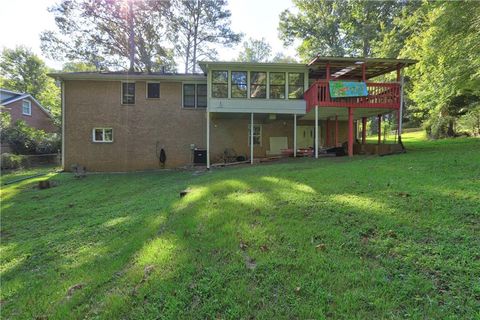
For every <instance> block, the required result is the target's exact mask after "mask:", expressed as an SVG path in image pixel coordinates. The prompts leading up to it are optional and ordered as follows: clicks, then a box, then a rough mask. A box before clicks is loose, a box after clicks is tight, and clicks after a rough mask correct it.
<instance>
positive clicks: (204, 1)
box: [170, 0, 242, 73]
mask: <svg viewBox="0 0 480 320" xmlns="http://www.w3.org/2000/svg"><path fill="white" fill-rule="evenodd" d="M230 16H231V13H230V10H228V9H227V1H226V0H172V7H171V16H170V17H171V19H170V22H171V24H170V27H171V32H170V36H171V39H172V41H173V42H174V43H175V50H176V52H177V54H178V55H180V56H181V57H182V59H183V60H184V63H185V73H189V72H192V73H195V72H196V71H198V66H197V62H198V61H199V60H200V59H212V60H213V59H215V58H216V56H217V51H216V50H215V48H214V45H222V46H224V47H229V46H231V45H233V44H236V43H238V42H240V40H241V36H242V35H241V34H238V33H235V32H233V31H232V29H231V28H230Z"/></svg>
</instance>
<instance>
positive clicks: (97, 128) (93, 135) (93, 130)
mask: <svg viewBox="0 0 480 320" xmlns="http://www.w3.org/2000/svg"><path fill="white" fill-rule="evenodd" d="M95 130H103V140H95ZM105 130H112V140H111V141H106V140H105ZM92 142H94V143H112V142H113V128H111V127H96V128H93V129H92Z"/></svg>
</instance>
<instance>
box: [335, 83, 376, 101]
mask: <svg viewBox="0 0 480 320" xmlns="http://www.w3.org/2000/svg"><path fill="white" fill-rule="evenodd" d="M329 84H330V85H329V87H330V97H332V98H345V97H366V96H368V91H367V84H366V83H365V82H353V81H329Z"/></svg>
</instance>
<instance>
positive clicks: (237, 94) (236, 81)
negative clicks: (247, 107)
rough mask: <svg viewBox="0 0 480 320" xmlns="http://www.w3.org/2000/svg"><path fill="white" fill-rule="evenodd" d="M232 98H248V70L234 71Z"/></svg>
mask: <svg viewBox="0 0 480 320" xmlns="http://www.w3.org/2000/svg"><path fill="white" fill-rule="evenodd" d="M231 97H232V98H246V97H247V72H246V71H232V88H231Z"/></svg>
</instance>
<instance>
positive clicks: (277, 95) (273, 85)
mask: <svg viewBox="0 0 480 320" xmlns="http://www.w3.org/2000/svg"><path fill="white" fill-rule="evenodd" d="M285 84H286V83H285V72H270V99H285Z"/></svg>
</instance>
